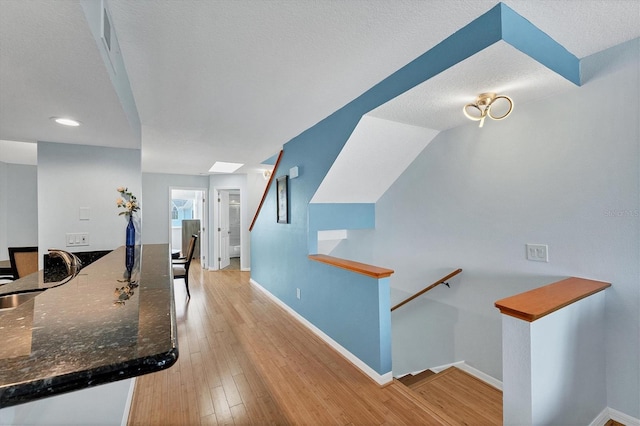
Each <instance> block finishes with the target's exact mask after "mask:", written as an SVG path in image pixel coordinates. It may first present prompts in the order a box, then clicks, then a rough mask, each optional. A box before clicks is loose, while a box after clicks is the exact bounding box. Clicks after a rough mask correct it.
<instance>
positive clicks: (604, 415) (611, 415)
mask: <svg viewBox="0 0 640 426" xmlns="http://www.w3.org/2000/svg"><path fill="white" fill-rule="evenodd" d="M609 419H611V420H615V421H616V422H618V423H622V424H623V425H626V426H640V419H636V418H635V417H631V416H629V415H627V414H625V413H623V412H621V411H618V410H614V409H613V408H609V407H606V408H605V409H604V410H602V412H601V413H600V414H598V417H596V418H595V419H594V420H593V421H592V422H591V423H589V426H604V425H605V424H607V422H608V421H609Z"/></svg>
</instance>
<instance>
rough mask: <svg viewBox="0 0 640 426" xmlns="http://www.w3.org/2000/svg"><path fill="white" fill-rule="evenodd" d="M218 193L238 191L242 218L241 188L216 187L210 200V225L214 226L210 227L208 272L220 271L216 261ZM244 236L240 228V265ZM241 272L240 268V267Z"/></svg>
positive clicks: (218, 236)
mask: <svg viewBox="0 0 640 426" xmlns="http://www.w3.org/2000/svg"><path fill="white" fill-rule="evenodd" d="M220 191H238V193H239V194H240V215H241V216H242V192H243V191H242V188H241V187H239V186H216V187H214V188H213V192H212V194H213V195H212V197H211V198H210V200H211V203H210V204H211V212H212V213H213V214H212V216H211V223H212V224H214V225H212V226H211V236H212V240H211V243H212V244H211V245H212V247H211V248H212V250H211V257H210V259H211V262H209V270H210V271H218V270H220V262H219V261H218V257H220V256H219V247H220V232H218V218H219V217H220V216H219V211H218V209H219V205H220V204H219V203H218V198H219V197H218V195H219V193H220ZM240 223H241V224H242V220H240ZM243 234H244V229H243V228H242V226H240V246H241V248H240V264H241V265H242V241H243V236H244V235H243ZM241 270H242V267H241Z"/></svg>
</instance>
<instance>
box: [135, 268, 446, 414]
mask: <svg viewBox="0 0 640 426" xmlns="http://www.w3.org/2000/svg"><path fill="white" fill-rule="evenodd" d="M190 273H191V275H190V279H189V286H190V290H191V300H187V299H186V291H185V289H184V284H183V282H182V280H176V283H175V289H176V290H175V296H176V313H177V317H178V344H179V358H178V361H177V363H176V364H175V365H174V366H172V367H171V368H169V369H168V370H164V371H160V372H157V373H153V374H149V375H145V376H141V377H139V378H138V379H137V381H136V387H135V392H134V397H133V402H132V406H131V410H130V415H129V425H198V424H229V425H231V424H260V425H262V424H278V425H280V424H282V425H287V424H304V425H333V424H344V425H374V424H388V425H391V424H397V425H403V424H404V425H416V424H420V425H439V424H450V422H449V421H447V420H445V418H444V417H443V415H442V414H441V413H436V412H434V411H433V410H432V409H430V408H429V407H428V406H427V404H425V403H424V401H421V400H420V398H419V397H418V396H417V395H415V394H413V392H411V391H410V390H409V389H408V388H406V387H405V386H404V385H402V384H400V383H399V382H397V381H394V382H393V383H391V384H390V385H388V386H385V387H382V388H381V387H380V386H378V384H377V383H375V382H373V381H372V380H371V379H370V378H368V377H367V376H365V375H364V374H363V373H361V372H360V371H359V370H358V369H357V368H355V367H354V366H353V365H352V364H351V363H349V362H348V361H346V360H345V359H344V358H343V357H342V356H340V355H339V354H338V353H337V352H335V351H334V350H333V349H332V348H330V347H329V346H327V345H326V344H325V343H324V342H323V341H321V340H320V339H319V338H317V337H316V336H315V335H314V334H313V333H311V332H310V331H309V330H307V329H306V328H305V327H304V326H302V325H300V324H299V323H298V322H297V321H296V320H295V319H293V318H292V317H291V316H290V315H289V314H288V313H286V312H285V311H284V310H283V309H282V308H280V307H279V306H278V305H276V304H275V303H273V302H272V301H271V300H269V298H267V297H266V296H265V295H264V294H263V293H262V292H261V291H260V290H258V289H256V288H254V287H253V286H252V285H251V284H250V283H249V273H248V272H239V271H216V272H209V271H203V270H202V269H201V268H200V266H199V264H196V263H194V264H193V265H192V267H191V270H190Z"/></svg>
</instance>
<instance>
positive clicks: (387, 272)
mask: <svg viewBox="0 0 640 426" xmlns="http://www.w3.org/2000/svg"><path fill="white" fill-rule="evenodd" d="M309 259H311V260H315V261H316V262H322V263H326V264H328V265H332V266H335V267H337V268H342V269H347V270H349V271H352V272H356V273H358V274H363V275H367V276H370V277H373V278H378V279H379V278H386V277H389V276H391V274H393V272H394V271H393V269H387V268H381V267H379V266H373V265H367V264H366V263H360V262H354V261H353V260H347V259H341V258H339V257H333V256H327V255H325V254H310V255H309Z"/></svg>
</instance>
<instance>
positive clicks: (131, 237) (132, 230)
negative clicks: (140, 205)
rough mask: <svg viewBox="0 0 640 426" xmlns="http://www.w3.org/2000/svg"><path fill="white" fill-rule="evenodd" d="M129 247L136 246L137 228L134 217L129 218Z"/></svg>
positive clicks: (127, 243)
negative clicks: (134, 224)
mask: <svg viewBox="0 0 640 426" xmlns="http://www.w3.org/2000/svg"><path fill="white" fill-rule="evenodd" d="M126 241H127V242H126V245H127V247H133V246H135V245H136V228H135V227H134V226H133V217H132V216H129V224H128V225H127V239H126Z"/></svg>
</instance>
